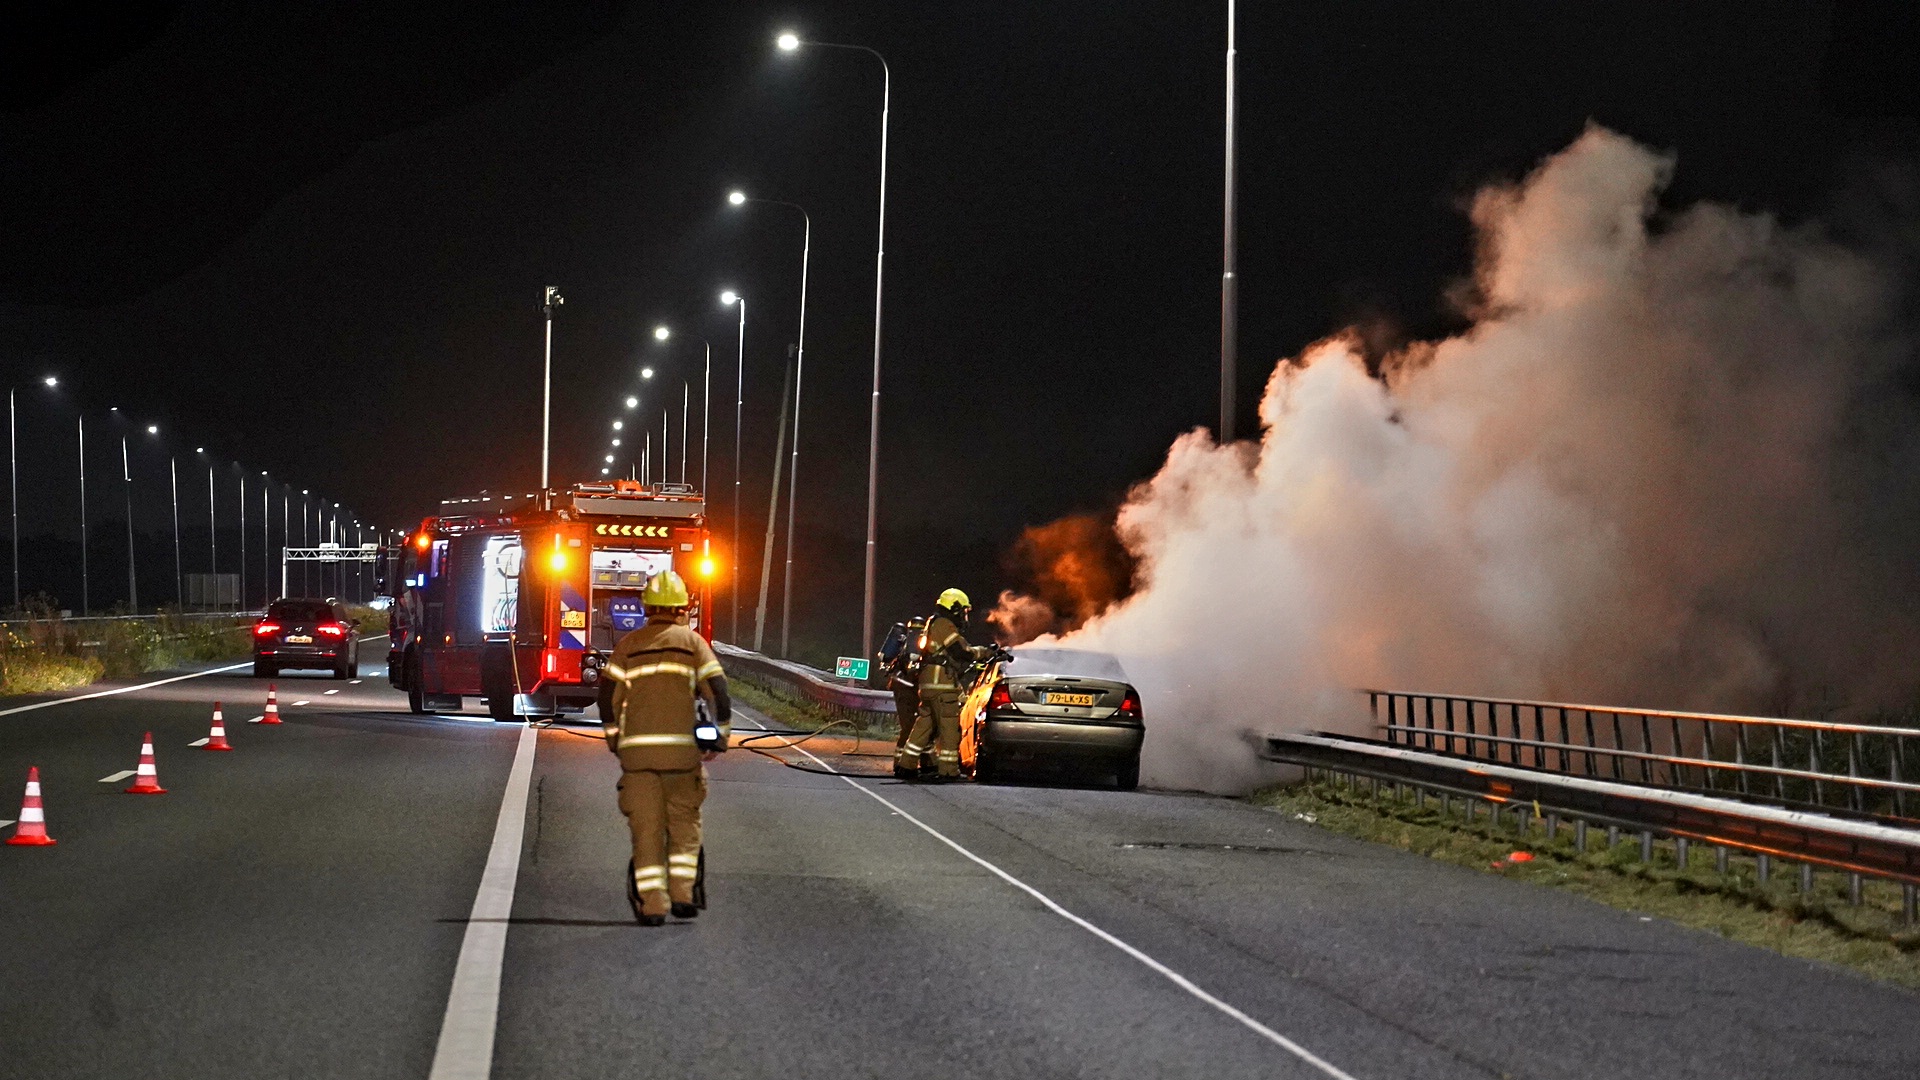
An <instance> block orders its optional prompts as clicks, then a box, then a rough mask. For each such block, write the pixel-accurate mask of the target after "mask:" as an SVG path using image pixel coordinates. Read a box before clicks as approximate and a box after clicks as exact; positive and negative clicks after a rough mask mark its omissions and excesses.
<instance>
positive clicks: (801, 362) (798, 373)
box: [727, 191, 813, 657]
mask: <svg viewBox="0 0 1920 1080" xmlns="http://www.w3.org/2000/svg"><path fill="white" fill-rule="evenodd" d="M727 200H728V201H729V202H731V203H733V205H735V206H739V205H741V204H743V203H767V204H769V205H772V206H785V207H789V208H791V209H794V210H798V211H800V220H801V223H802V225H803V229H802V231H801V234H800V342H799V344H798V345H797V346H796V347H795V354H794V361H793V449H792V452H791V457H790V458H789V459H788V467H787V554H786V573H785V582H784V584H782V585H781V587H780V655H781V656H782V657H785V656H787V655H788V647H787V641H788V632H789V631H790V630H791V628H792V625H793V619H792V616H793V521H794V507H795V506H797V505H798V502H799V498H800V394H801V390H802V388H803V387H804V386H805V385H806V370H807V267H808V262H809V261H810V260H811V258H812V255H813V215H812V214H809V213H807V209H806V207H804V206H801V205H800V204H799V203H790V202H786V201H784V200H781V199H756V198H754V197H753V196H751V195H748V194H746V193H745V192H740V191H736V192H733V193H732V194H730V195H728V196H727Z"/></svg>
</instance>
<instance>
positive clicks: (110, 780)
mask: <svg viewBox="0 0 1920 1080" xmlns="http://www.w3.org/2000/svg"><path fill="white" fill-rule="evenodd" d="M132 775H133V770H132V769H122V770H120V771H119V772H117V773H114V774H113V775H112V776H103V777H101V778H100V782H101V783H103V784H117V783H119V782H120V781H122V780H125V779H126V778H127V777H129V776H132Z"/></svg>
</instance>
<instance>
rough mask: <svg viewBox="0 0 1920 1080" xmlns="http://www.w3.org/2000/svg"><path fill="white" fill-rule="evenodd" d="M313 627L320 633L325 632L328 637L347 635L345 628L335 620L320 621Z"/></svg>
mask: <svg viewBox="0 0 1920 1080" xmlns="http://www.w3.org/2000/svg"><path fill="white" fill-rule="evenodd" d="M314 629H315V630H318V631H320V632H321V633H322V634H325V635H326V636H328V637H346V636H347V628H346V627H345V626H343V625H341V624H340V623H337V622H328V623H321V624H320V625H319V626H316V627H314Z"/></svg>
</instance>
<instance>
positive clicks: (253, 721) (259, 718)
mask: <svg viewBox="0 0 1920 1080" xmlns="http://www.w3.org/2000/svg"><path fill="white" fill-rule="evenodd" d="M266 718H267V717H266V714H265V713H262V714H261V715H259V716H255V717H252V718H250V719H248V720H247V723H249V724H257V723H259V722H260V721H262V720H265V719H266Z"/></svg>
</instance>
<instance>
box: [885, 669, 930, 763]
mask: <svg viewBox="0 0 1920 1080" xmlns="http://www.w3.org/2000/svg"><path fill="white" fill-rule="evenodd" d="M919 716H920V688H919V687H917V686H915V685H913V684H912V683H910V682H908V681H907V680H905V679H895V680H893V719H894V723H895V724H896V725H897V726H898V727H899V728H900V731H899V734H898V735H896V736H895V737H894V740H893V749H894V755H893V756H894V759H895V760H896V761H897V760H900V758H901V755H900V753H899V750H900V748H901V747H903V746H905V745H907V736H909V735H911V734H913V722H914V721H915V720H917V719H919ZM932 764H933V753H932V752H931V751H928V752H927V753H925V754H922V755H921V756H920V760H919V761H918V762H916V763H915V764H913V765H909V766H905V767H906V768H909V769H912V768H918V767H920V766H922V765H932Z"/></svg>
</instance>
